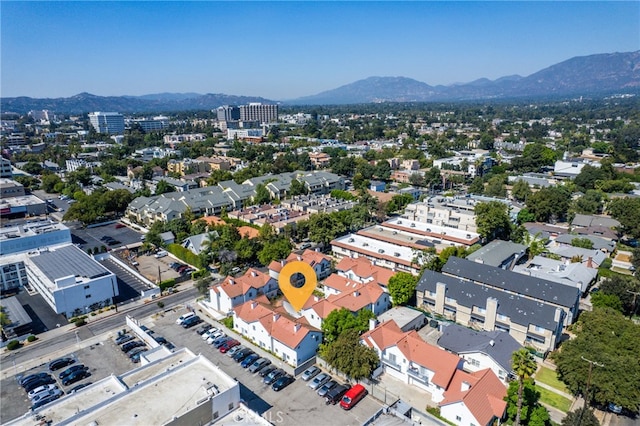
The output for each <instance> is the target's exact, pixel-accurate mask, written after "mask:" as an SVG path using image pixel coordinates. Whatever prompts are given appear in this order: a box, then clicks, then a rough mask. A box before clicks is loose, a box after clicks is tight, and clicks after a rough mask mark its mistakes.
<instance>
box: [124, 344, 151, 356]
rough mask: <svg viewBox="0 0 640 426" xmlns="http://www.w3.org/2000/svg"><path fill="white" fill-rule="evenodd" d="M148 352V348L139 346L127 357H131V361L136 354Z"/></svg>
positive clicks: (128, 353)
mask: <svg viewBox="0 0 640 426" xmlns="http://www.w3.org/2000/svg"><path fill="white" fill-rule="evenodd" d="M146 350H148V349H147V347H146V346H138V347H137V348H133V349H131V350H130V351H129V352H127V356H128V357H129V359H131V357H132V356H134V355H135V354H139V353H140V352H144V351H146Z"/></svg>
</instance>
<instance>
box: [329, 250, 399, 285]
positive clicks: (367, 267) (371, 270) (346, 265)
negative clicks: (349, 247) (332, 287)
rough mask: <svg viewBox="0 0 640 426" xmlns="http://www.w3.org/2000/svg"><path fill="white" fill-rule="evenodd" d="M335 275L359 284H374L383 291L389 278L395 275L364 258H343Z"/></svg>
mask: <svg viewBox="0 0 640 426" xmlns="http://www.w3.org/2000/svg"><path fill="white" fill-rule="evenodd" d="M336 273H337V274H338V275H340V276H342V277H345V278H348V279H350V280H352V281H356V282H358V283H361V284H364V283H368V282H374V283H376V284H378V285H379V286H381V287H382V288H383V289H385V291H387V286H388V285H389V278H391V277H392V276H393V275H395V272H393V271H392V270H390V269H387V268H383V267H381V266H378V265H375V264H374V263H372V262H371V261H370V260H369V259H367V258H365V257H356V258H353V257H343V258H342V259H341V260H340V262H338V264H337V265H336Z"/></svg>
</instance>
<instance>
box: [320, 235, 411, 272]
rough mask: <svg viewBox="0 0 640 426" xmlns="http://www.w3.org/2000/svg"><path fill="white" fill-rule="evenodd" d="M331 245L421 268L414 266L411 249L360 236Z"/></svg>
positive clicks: (347, 238) (345, 237)
mask: <svg viewBox="0 0 640 426" xmlns="http://www.w3.org/2000/svg"><path fill="white" fill-rule="evenodd" d="M331 245H335V246H338V247H342V248H347V249H349V250H351V251H355V252H357V253H361V254H363V255H368V256H371V257H373V258H378V259H385V260H389V261H391V262H395V263H400V264H403V265H407V266H414V267H419V265H416V264H412V262H411V260H412V259H413V258H414V256H415V253H414V250H413V249H412V248H411V247H405V246H400V245H397V244H392V243H388V242H385V241H380V240H376V239H373V238H371V237H365V236H362V235H358V234H349V235H345V236H343V237H340V238H336V239H335V240H333V241H331Z"/></svg>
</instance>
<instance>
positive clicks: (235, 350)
mask: <svg viewBox="0 0 640 426" xmlns="http://www.w3.org/2000/svg"><path fill="white" fill-rule="evenodd" d="M243 349H246V348H245V347H244V346H243V345H237V346H234V347H233V348H231V349H229V350H228V351H227V356H230V357H231V358H233V357H234V356H235V354H236V353H238V352H240V351H241V350H243Z"/></svg>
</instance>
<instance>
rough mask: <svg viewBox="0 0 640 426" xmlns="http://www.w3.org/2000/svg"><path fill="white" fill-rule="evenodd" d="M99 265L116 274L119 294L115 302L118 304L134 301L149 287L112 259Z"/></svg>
mask: <svg viewBox="0 0 640 426" xmlns="http://www.w3.org/2000/svg"><path fill="white" fill-rule="evenodd" d="M100 263H101V264H102V266H104V267H105V268H107V269H108V270H110V271H111V272H113V273H114V274H116V278H117V282H118V292H119V294H118V297H117V298H116V300H117V302H118V303H121V302H124V301H127V300H130V299H135V298H136V297H139V296H140V293H141V292H142V291H144V290H149V288H150V287H149V286H148V285H147V284H146V283H145V282H144V281H142V280H141V279H140V278H138V277H137V276H135V275H134V274H132V273H131V272H129V271H127V270H126V269H125V268H123V267H122V266H120V265H119V264H117V263H116V262H115V261H113V260H112V259H105V260H103V261H101V262H100Z"/></svg>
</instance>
